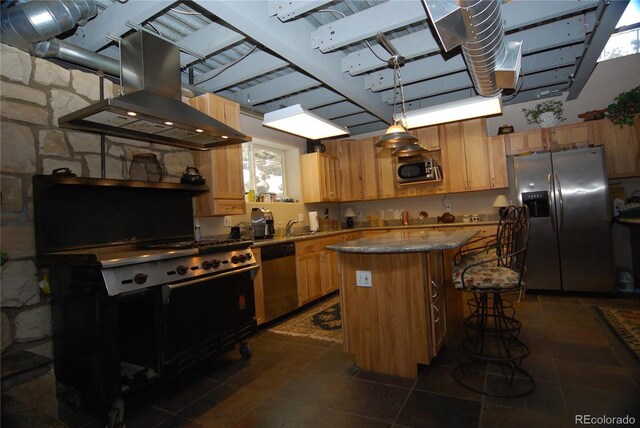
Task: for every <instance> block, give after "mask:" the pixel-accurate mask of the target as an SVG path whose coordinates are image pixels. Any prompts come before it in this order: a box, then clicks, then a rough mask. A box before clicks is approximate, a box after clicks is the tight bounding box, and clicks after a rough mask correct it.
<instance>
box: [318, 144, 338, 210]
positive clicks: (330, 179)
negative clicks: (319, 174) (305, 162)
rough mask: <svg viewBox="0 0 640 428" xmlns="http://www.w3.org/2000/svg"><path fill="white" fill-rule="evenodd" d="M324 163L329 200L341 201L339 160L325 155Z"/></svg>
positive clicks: (323, 157) (325, 183)
mask: <svg viewBox="0 0 640 428" xmlns="http://www.w3.org/2000/svg"><path fill="white" fill-rule="evenodd" d="M322 162H323V165H324V187H325V189H327V194H326V197H327V200H329V201H333V202H335V201H339V200H340V197H341V193H340V179H339V178H338V170H339V169H338V158H336V157H334V156H326V155H325V156H322Z"/></svg>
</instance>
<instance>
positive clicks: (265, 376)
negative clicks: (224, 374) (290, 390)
mask: <svg viewBox="0 0 640 428" xmlns="http://www.w3.org/2000/svg"><path fill="white" fill-rule="evenodd" d="M297 373H299V370H298V369H296V368H293V367H288V366H285V365H280V364H275V365H261V364H256V365H255V366H253V367H250V368H248V369H246V370H243V371H241V372H240V373H238V374H237V375H235V376H232V377H231V378H229V380H227V382H226V383H227V384H229V385H234V386H237V387H244V388H248V389H252V390H254V391H259V392H262V393H265V394H270V393H271V392H273V391H274V390H275V389H277V388H279V387H280V386H282V385H283V384H284V383H285V382H287V381H288V380H289V379H291V378H292V377H293V376H294V375H295V374H297Z"/></svg>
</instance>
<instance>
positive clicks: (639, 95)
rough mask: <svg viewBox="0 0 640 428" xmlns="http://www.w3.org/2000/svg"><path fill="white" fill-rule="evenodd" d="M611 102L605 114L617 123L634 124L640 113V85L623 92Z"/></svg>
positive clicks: (621, 124)
mask: <svg viewBox="0 0 640 428" xmlns="http://www.w3.org/2000/svg"><path fill="white" fill-rule="evenodd" d="M613 100H614V101H615V102H614V103H612V104H609V106H608V107H607V109H606V110H605V112H604V114H605V116H606V117H608V118H609V120H611V122H613V123H615V124H616V125H620V127H622V126H623V125H628V126H632V125H633V119H634V117H635V116H636V115H637V114H638V113H640V86H636V87H635V88H633V89H631V90H629V91H626V92H621V93H619V94H618V96H616V97H615V98H614V99H613Z"/></svg>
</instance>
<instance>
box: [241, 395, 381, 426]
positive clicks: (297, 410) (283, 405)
mask: <svg viewBox="0 0 640 428" xmlns="http://www.w3.org/2000/svg"><path fill="white" fill-rule="evenodd" d="M389 426H390V424H388V423H383V422H381V421H375V420H372V419H369V418H363V417H359V416H356V415H351V414H347V413H344V412H340V411H337V410H333V409H327V408H326V407H324V406H319V405H317V404H313V403H305V402H302V401H298V400H292V399H288V398H282V397H273V396H271V397H269V398H267V399H266V400H265V401H264V402H263V403H261V404H260V405H259V406H256V407H255V408H253V409H252V410H251V411H250V412H249V413H247V414H246V415H245V416H243V417H242V418H241V419H240V420H238V421H237V422H236V423H235V424H234V425H233V428H244V427H247V428H253V427H265V428H269V427H285V428H286V427H291V428H300V427H305V428H343V427H344V428H351V427H354V428H358V427H360V428H368V427H371V428H383V427H389Z"/></svg>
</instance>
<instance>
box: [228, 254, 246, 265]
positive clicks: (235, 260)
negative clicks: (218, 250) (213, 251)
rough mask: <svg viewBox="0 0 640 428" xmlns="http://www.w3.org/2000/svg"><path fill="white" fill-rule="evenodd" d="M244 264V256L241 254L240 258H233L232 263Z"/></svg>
mask: <svg viewBox="0 0 640 428" xmlns="http://www.w3.org/2000/svg"><path fill="white" fill-rule="evenodd" d="M243 262H244V255H243V254H240V255H239V256H233V257H231V263H234V264H236V263H243Z"/></svg>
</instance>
